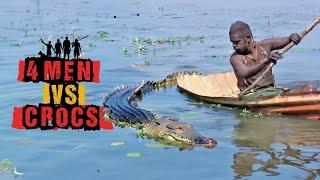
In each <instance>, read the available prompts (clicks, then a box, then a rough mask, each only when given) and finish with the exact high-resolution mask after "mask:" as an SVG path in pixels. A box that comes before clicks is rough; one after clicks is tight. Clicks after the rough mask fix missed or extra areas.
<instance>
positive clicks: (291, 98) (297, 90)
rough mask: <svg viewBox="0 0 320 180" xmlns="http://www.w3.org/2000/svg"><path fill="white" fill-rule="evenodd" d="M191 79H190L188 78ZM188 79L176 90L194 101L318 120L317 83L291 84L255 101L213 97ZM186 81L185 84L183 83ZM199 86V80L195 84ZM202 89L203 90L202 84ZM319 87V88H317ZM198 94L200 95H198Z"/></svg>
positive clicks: (318, 94)
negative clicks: (278, 91)
mask: <svg viewBox="0 0 320 180" xmlns="http://www.w3.org/2000/svg"><path fill="white" fill-rule="evenodd" d="M211 76H212V75H211ZM190 79H192V78H190ZM190 79H188V78H186V79H183V80H182V81H181V80H180V82H179V81H178V88H179V90H180V91H181V92H184V93H186V94H187V95H189V96H192V97H194V98H196V99H199V100H202V101H205V102H209V103H214V104H221V105H225V106H232V107H242V108H249V109H252V110H257V111H264V112H268V113H281V114H285V115H294V116H301V117H303V118H306V119H316V120H319V119H320V90H319V89H318V86H319V85H320V82H319V81H304V82H293V83H289V84H286V85H282V86H281V87H288V88H289V89H290V90H287V91H283V92H281V93H279V94H276V95H273V96H266V97H260V98H256V99H252V98H251V99H248V98H243V99H239V98H238V97H234V96H233V97H213V96H210V94H209V95H207V94H206V93H202V92H200V91H198V90H194V89H195V88H194V87H192V85H190V84H192V80H190ZM183 81H186V82H187V83H186V82H183ZM196 83H198V84H199V80H197V82H196ZM203 84H204V85H202V87H201V88H202V89H205V88H206V87H205V83H203ZM319 87H320V86H319ZM199 92H200V93H199Z"/></svg>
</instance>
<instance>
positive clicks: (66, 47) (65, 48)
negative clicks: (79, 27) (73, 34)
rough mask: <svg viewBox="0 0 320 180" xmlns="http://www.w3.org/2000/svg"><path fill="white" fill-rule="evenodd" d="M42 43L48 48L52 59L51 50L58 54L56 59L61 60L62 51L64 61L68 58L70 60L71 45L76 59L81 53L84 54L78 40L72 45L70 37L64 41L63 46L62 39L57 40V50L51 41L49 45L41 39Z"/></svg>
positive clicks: (48, 54) (48, 53)
mask: <svg viewBox="0 0 320 180" xmlns="http://www.w3.org/2000/svg"><path fill="white" fill-rule="evenodd" d="M40 41H41V43H43V44H44V45H46V46H47V56H48V57H51V55H52V53H51V49H52V50H53V51H54V52H55V53H56V57H59V58H60V57H61V50H63V59H66V56H67V58H68V59H69V55H70V52H71V44H72V47H73V48H74V58H75V59H78V58H79V56H80V53H81V52H82V50H81V46H80V43H79V41H78V39H75V41H74V42H72V43H70V41H69V40H68V36H67V37H66V38H65V40H64V41H63V44H61V42H60V39H57V42H56V43H55V45H54V47H55V48H53V46H52V44H51V41H49V42H48V43H45V42H44V41H43V40H42V39H40Z"/></svg>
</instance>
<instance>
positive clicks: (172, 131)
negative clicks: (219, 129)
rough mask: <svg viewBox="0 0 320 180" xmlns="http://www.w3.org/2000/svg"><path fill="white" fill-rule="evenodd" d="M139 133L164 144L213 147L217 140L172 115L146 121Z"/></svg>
mask: <svg viewBox="0 0 320 180" xmlns="http://www.w3.org/2000/svg"><path fill="white" fill-rule="evenodd" d="M141 133H142V134H144V135H146V136H147V137H151V138H155V139H158V140H160V141H161V142H164V143H166V144H172V145H181V146H198V145H199V146H204V147H206V148H213V147H214V146H216V145H217V142H216V141H215V140H214V139H213V138H207V137H204V136H202V135H200V134H199V133H198V132H196V131H195V130H194V129H193V127H192V125H190V124H187V123H182V122H178V121H176V120H175V119H174V118H172V117H161V118H160V119H154V120H153V121H151V122H148V123H146V124H145V125H144V126H143V127H142V129H141Z"/></svg>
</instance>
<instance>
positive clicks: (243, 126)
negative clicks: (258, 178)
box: [231, 116, 320, 179]
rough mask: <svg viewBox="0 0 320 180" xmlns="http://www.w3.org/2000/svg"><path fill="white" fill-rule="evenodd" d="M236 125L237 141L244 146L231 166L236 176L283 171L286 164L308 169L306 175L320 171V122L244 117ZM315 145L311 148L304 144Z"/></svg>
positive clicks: (309, 177) (319, 172)
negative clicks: (303, 149) (280, 168)
mask: <svg viewBox="0 0 320 180" xmlns="http://www.w3.org/2000/svg"><path fill="white" fill-rule="evenodd" d="M239 119H240V122H239V124H237V125H236V126H235V128H234V133H233V138H234V144H235V145H236V146H238V147H240V148H241V149H242V151H240V152H237V153H235V154H234V155H233V159H234V160H233V165H232V166H231V167H232V168H233V169H234V172H235V173H236V176H235V177H237V178H240V177H244V176H250V175H252V174H253V173H256V172H264V173H266V174H267V175H269V176H277V175H280V173H281V172H280V170H279V167H280V166H282V165H287V166H289V167H294V168H297V169H298V170H301V171H303V172H305V173H306V179H314V178H315V177H316V176H318V175H320V169H319V165H320V161H319V158H320V156H319V151H318V148H317V147H319V145H320V131H319V129H320V124H319V123H318V122H315V121H306V120H301V119H289V118H286V117H275V116H274V117H272V116H269V117H264V118H244V117H240V116H239ZM304 146H305V147H310V146H314V147H315V148H311V149H310V150H309V151H308V152H304V151H302V150H301V148H303V147H304Z"/></svg>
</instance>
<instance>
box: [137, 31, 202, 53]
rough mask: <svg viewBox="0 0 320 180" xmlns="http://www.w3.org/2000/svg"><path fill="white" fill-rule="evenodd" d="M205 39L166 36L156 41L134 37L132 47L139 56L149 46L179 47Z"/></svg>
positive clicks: (188, 36)
mask: <svg viewBox="0 0 320 180" xmlns="http://www.w3.org/2000/svg"><path fill="white" fill-rule="evenodd" d="M204 39H205V37H204V36H203V35H202V36H195V37H193V36H190V35H187V36H178V37H174V36H168V37H159V38H157V39H150V38H143V37H134V38H133V45H134V47H135V53H137V54H141V53H146V52H147V51H148V50H149V49H150V46H153V47H154V46H156V45H178V46H181V44H182V43H190V42H199V43H203V42H204Z"/></svg>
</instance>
